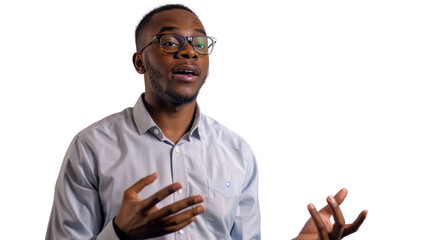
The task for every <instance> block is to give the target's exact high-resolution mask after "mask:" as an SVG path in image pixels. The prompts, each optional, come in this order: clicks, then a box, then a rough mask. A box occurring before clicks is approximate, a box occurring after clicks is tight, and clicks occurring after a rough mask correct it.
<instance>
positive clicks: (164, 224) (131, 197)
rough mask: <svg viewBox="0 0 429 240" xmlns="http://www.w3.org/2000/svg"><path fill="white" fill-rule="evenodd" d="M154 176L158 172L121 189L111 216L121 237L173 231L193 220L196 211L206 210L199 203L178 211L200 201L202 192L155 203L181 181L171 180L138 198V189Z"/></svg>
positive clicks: (153, 178) (152, 180)
mask: <svg viewBox="0 0 429 240" xmlns="http://www.w3.org/2000/svg"><path fill="white" fill-rule="evenodd" d="M157 177H158V173H153V174H151V175H149V176H147V177H144V178H142V179H140V180H139V181H138V182H136V183H135V184H134V185H133V186H131V187H130V188H128V189H127V190H126V191H125V192H124V196H123V199H122V204H121V208H120V210H119V213H118V215H117V216H116V217H115V219H114V223H115V224H116V227H117V228H119V231H120V232H121V234H120V235H123V236H121V237H123V238H125V239H143V238H152V237H158V236H162V235H165V234H168V233H172V232H175V231H177V230H180V229H182V228H184V227H186V226H187V225H188V224H190V223H192V222H193V221H194V220H195V217H196V216H197V215H199V214H201V213H203V212H204V211H205V208H204V207H203V206H202V205H199V206H196V207H194V208H191V209H188V210H186V211H183V212H180V211H182V210H183V209H185V208H187V207H190V206H193V205H196V204H198V203H201V202H203V201H204V199H203V197H202V196H201V195H196V196H192V197H188V198H186V199H183V200H180V201H178V202H175V203H173V204H171V205H168V206H166V207H164V208H161V209H158V208H157V207H156V206H155V205H156V204H157V203H159V202H160V201H161V200H163V199H164V198H166V197H167V196H169V195H170V194H172V193H174V192H176V191H177V190H179V189H180V188H182V185H181V184H180V183H173V184H171V185H169V186H167V187H165V188H163V189H161V190H160V191H158V192H157V193H155V194H154V195H152V196H150V197H148V198H147V199H144V200H141V199H139V197H138V193H139V192H140V191H141V190H143V188H145V187H146V186H147V185H149V184H151V183H153V182H154V181H155V179H156V178H157ZM178 212H180V213H178ZM176 213H177V214H176ZM121 239H122V238H121Z"/></svg>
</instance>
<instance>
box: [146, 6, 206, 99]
mask: <svg viewBox="0 0 429 240" xmlns="http://www.w3.org/2000/svg"><path fill="white" fill-rule="evenodd" d="M165 33H173V34H179V35H183V36H201V35H206V33H205V30H204V27H203V25H202V23H201V22H200V20H199V19H198V18H197V17H196V16H195V15H194V14H192V13H190V12H188V11H185V10H181V9H174V10H167V11H163V12H160V13H157V14H155V15H153V16H152V18H151V20H150V21H149V23H148V25H147V26H146V30H145V33H144V34H142V38H143V39H139V41H142V42H141V44H139V46H143V45H146V44H148V43H149V42H150V41H151V40H152V39H153V37H154V36H155V35H157V34H165ZM138 50H140V49H138ZM140 57H141V60H142V62H143V66H144V67H145V70H146V72H145V87H146V93H145V95H146V98H150V99H152V100H155V101H158V102H160V103H167V102H170V103H173V104H176V105H180V104H183V103H189V102H192V101H194V100H195V99H196V97H197V95H198V92H199V90H200V88H201V86H202V85H203V83H204V81H205V79H206V77H207V73H208V68H209V57H208V56H207V55H201V54H199V53H197V52H196V51H195V50H194V49H193V48H192V46H191V45H190V44H189V43H186V45H185V47H184V48H183V49H182V50H181V51H180V52H178V53H165V52H163V51H162V49H161V48H160V47H159V45H158V42H157V41H156V40H155V41H154V42H153V43H152V44H150V45H149V46H148V47H147V48H146V49H145V50H144V51H143V52H142V53H141V55H140Z"/></svg>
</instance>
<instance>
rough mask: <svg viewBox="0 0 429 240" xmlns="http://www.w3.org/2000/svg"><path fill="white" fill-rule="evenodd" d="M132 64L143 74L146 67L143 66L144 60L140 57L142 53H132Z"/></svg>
mask: <svg viewBox="0 0 429 240" xmlns="http://www.w3.org/2000/svg"><path fill="white" fill-rule="evenodd" d="M133 64H134V68H135V69H136V71H137V72H138V73H140V74H144V73H145V72H146V68H145V66H144V61H143V59H142V55H141V54H140V53H137V52H136V53H134V55H133Z"/></svg>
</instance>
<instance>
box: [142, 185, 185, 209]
mask: <svg viewBox="0 0 429 240" xmlns="http://www.w3.org/2000/svg"><path fill="white" fill-rule="evenodd" d="M180 188H182V185H181V184H180V183H173V184H170V185H168V186H167V187H165V188H163V189H161V190H159V191H158V192H156V193H155V194H153V195H152V196H150V197H148V198H146V199H145V200H143V201H142V203H141V204H142V210H143V211H144V210H147V209H150V208H152V207H154V206H155V205H156V204H157V203H159V202H161V201H162V200H163V199H164V198H166V197H168V196H169V195H171V194H173V193H174V192H176V191H177V190H179V189H180Z"/></svg>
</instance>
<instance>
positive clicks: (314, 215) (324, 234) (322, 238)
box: [307, 203, 329, 240]
mask: <svg viewBox="0 0 429 240" xmlns="http://www.w3.org/2000/svg"><path fill="white" fill-rule="evenodd" d="M307 208H308V211H309V212H310V215H311V219H313V222H314V225H315V226H316V229H317V234H318V235H319V240H329V234H328V229H327V228H326V226H325V224H324V223H323V220H322V218H321V217H320V215H319V212H318V211H317V210H316V208H315V207H314V205H313V204H311V203H310V204H308V205H307Z"/></svg>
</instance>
